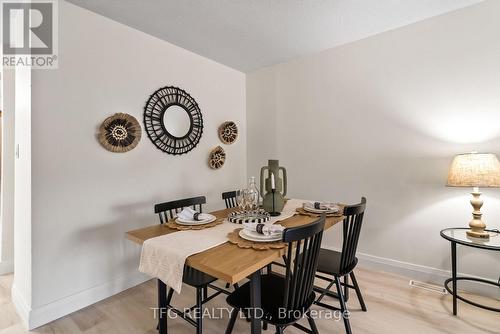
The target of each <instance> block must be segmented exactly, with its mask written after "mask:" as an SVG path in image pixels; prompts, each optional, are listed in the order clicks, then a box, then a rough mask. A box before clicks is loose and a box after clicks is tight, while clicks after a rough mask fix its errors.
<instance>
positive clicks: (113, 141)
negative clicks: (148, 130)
mask: <svg viewBox="0 0 500 334" xmlns="http://www.w3.org/2000/svg"><path fill="white" fill-rule="evenodd" d="M141 133H142V130H141V126H140V125H139V122H138V121H137V119H135V117H134V116H132V115H129V114H123V113H117V114H114V115H113V116H110V117H108V118H106V119H105V120H104V122H102V124H101V126H100V127H99V134H98V139H99V142H100V143H101V145H102V146H104V148H105V149H107V150H108V151H111V152H118V153H123V152H127V151H130V150H132V149H133V148H134V147H136V146H137V144H138V143H139V141H140V140H141Z"/></svg>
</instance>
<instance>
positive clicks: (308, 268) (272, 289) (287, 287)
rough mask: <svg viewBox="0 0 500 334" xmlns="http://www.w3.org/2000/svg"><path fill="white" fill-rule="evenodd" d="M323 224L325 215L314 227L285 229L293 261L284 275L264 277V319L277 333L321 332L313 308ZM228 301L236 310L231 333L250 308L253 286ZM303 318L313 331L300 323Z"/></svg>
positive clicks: (271, 274)
mask: <svg viewBox="0 0 500 334" xmlns="http://www.w3.org/2000/svg"><path fill="white" fill-rule="evenodd" d="M324 225H325V217H324V216H323V217H321V218H320V219H319V220H317V221H315V222H313V223H311V224H308V225H304V226H297V227H292V228H287V229H285V230H284V231H283V239H282V240H283V242H286V243H288V250H287V258H288V259H293V261H287V264H286V269H285V276H283V275H280V274H277V273H274V272H269V273H267V274H266V275H263V276H262V277H261V304H262V308H261V310H262V312H261V313H262V316H263V318H262V320H263V321H264V324H265V325H267V324H271V325H274V326H275V327H276V333H278V334H282V333H283V331H284V329H285V328H286V327H288V326H294V327H296V328H299V329H300V330H302V331H304V332H306V333H314V334H317V333H318V329H317V327H316V324H315V322H314V319H313V318H312V317H311V315H310V307H311V305H312V304H313V302H314V300H315V298H316V295H315V293H314V291H313V287H314V274H315V273H316V267H317V264H318V256H319V250H320V248H321V238H322V236H323V228H324ZM227 302H228V304H229V305H230V306H231V307H233V310H232V312H231V317H230V320H229V324H228V326H227V329H226V334H231V333H232V331H233V328H234V324H235V322H236V318H237V316H238V314H239V312H240V311H241V312H243V313H244V314H245V313H246V312H248V310H249V309H250V307H251V303H250V283H246V284H244V285H242V286H241V288H239V289H236V290H235V291H234V292H233V293H231V294H230V295H229V296H228V297H227ZM303 316H305V317H306V318H307V320H308V322H309V326H310V327H311V329H308V328H306V327H304V326H302V325H300V324H298V323H297V321H299V320H300V319H302V317H303Z"/></svg>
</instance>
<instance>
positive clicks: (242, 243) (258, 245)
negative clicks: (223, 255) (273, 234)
mask: <svg viewBox="0 0 500 334" xmlns="http://www.w3.org/2000/svg"><path fill="white" fill-rule="evenodd" d="M241 230H242V228H237V229H236V230H234V231H233V232H231V233H228V235H227V238H228V239H229V242H230V243H232V244H235V245H237V246H238V247H239V248H252V249H255V250H268V249H280V248H285V247H286V246H287V244H286V242H281V241H273V242H255V241H250V240H246V239H243V238H242V237H240V231H241Z"/></svg>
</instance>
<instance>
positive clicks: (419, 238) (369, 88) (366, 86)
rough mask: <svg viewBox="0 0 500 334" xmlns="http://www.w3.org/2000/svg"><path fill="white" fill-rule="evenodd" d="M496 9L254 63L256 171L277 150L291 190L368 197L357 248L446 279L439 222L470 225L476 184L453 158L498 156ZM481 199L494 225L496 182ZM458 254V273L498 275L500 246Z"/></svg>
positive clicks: (251, 124) (251, 98) (490, 6)
mask: <svg viewBox="0 0 500 334" xmlns="http://www.w3.org/2000/svg"><path fill="white" fill-rule="evenodd" d="M499 11H500V2H498V1H489V2H485V3H483V4H480V5H477V6H473V7H469V8H466V9H463V10H459V11H457V12H453V13H450V14H447V15H444V16H440V17H436V18H433V19H430V20H427V21H423V22H420V23H416V24H413V25H410V26H407V27H404V28H401V29H397V30H394V31H390V32H386V33H383V34H380V35H378V36H375V37H372V38H367V39H365V40H361V41H358V42H355V43H352V44H348V45H345V46H341V47H338V48H334V49H331V50H327V51H325V52H321V53H318V54H314V55H310V56H307V57H304V58H301V59H297V60H294V61H291V62H287V63H284V64H280V65H277V66H273V67H271V68H266V69H264V70H260V71H257V72H254V73H251V74H249V75H248V77H247V97H248V101H247V124H248V133H249V137H248V139H249V140H248V152H249V159H248V172H249V174H257V173H258V168H257V167H258V166H257V165H256V164H255V161H258V162H259V163H260V165H262V164H263V163H264V162H265V161H266V160H267V159H268V158H279V159H280V163H281V164H282V165H283V166H285V167H287V170H288V176H289V177H288V179H289V196H292V197H298V198H310V199H318V200H319V199H323V200H334V201H342V202H348V203H349V202H350V203H352V202H357V201H359V199H360V197H361V196H363V195H364V196H366V197H367V198H368V208H367V214H366V220H365V225H364V228H363V231H362V239H361V242H360V245H359V251H360V252H361V253H364V255H363V254H361V255H360V256H361V257H362V259H363V260H364V261H365V262H366V263H371V264H375V263H378V265H379V266H380V267H382V268H385V269H388V270H393V269H394V270H398V269H399V271H401V272H406V273H407V274H408V275H411V276H415V275H418V276H419V277H418V278H420V279H426V280H431V281H432V280H434V281H441V282H442V277H443V276H446V275H447V273H446V272H445V271H446V270H449V268H450V261H449V256H450V250H449V243H448V242H446V241H445V240H444V239H442V238H441V237H440V236H439V231H440V230H441V229H443V228H446V227H452V226H463V227H466V226H467V223H468V221H469V220H470V218H471V214H470V212H471V211H472V208H471V206H470V205H469V203H468V200H469V196H470V195H468V192H469V191H470V189H466V188H447V187H445V182H446V175H447V170H448V167H449V164H450V163H451V160H452V158H453V156H454V155H455V154H458V153H462V152H467V151H471V150H473V149H476V150H479V151H485V152H494V153H496V154H497V155H498V156H500V94H499V91H500V62H499V59H500V44H499V43H498V40H499V38H500V21H499V20H498V12H499ZM270 82H274V87H272V88H268V89H262V87H268V86H269V85H270ZM264 110H265V113H267V114H268V115H269V118H271V119H272V118H273V116H272V114H273V113H274V114H275V115H276V116H275V117H276V120H275V129H271V130H267V131H270V132H272V131H274V133H275V134H276V135H275V143H274V144H273V143H270V144H269V145H268V147H274V145H275V146H276V148H277V152H276V153H274V152H272V151H269V150H268V149H267V147H264V149H262V146H263V142H262V140H260V138H259V137H252V136H250V134H254V136H255V134H257V133H259V134H260V133H262V132H261V129H265V128H266V123H265V122H266V121H267V119H268V118H263V117H262V116H263V114H264ZM260 165H259V166H260ZM484 200H485V205H484V210H483V212H484V220H485V221H486V223H487V224H488V226H489V227H490V228H499V227H500V190H497V189H492V190H486V189H485V190H484ZM339 232H340V231H339V230H337V231H336V232H335V231H332V232H329V233H327V235H326V237H325V246H327V247H336V246H338V245H339V243H338V238H337V237H336V236H338V235H339ZM459 255H460V264H459V270H460V271H461V272H465V273H468V274H473V275H477V276H482V277H486V278H490V279H494V280H497V279H498V275H499V274H500V272H499V271H498V268H499V264H500V261H499V259H498V256H497V255H496V254H493V253H488V252H481V251H478V250H471V249H467V250H465V249H460V250H459ZM443 270H444V271H443ZM495 291H496V293H498V289H496V290H495Z"/></svg>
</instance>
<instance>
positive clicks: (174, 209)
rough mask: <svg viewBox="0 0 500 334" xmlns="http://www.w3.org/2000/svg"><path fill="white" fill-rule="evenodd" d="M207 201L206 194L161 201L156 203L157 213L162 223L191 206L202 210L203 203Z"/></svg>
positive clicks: (199, 210)
mask: <svg viewBox="0 0 500 334" xmlns="http://www.w3.org/2000/svg"><path fill="white" fill-rule="evenodd" d="M205 203H207V199H206V198H205V196H198V197H191V198H185V199H179V200H175V201H170V202H165V203H160V204H156V205H155V213H157V214H158V216H159V217H160V224H164V223H166V222H167V221H168V220H170V219H174V217H175V216H177V214H178V213H180V212H181V211H182V210H183V209H184V208H186V207H188V206H190V207H192V208H193V209H194V210H196V211H198V212H202V209H203V207H202V205H203V204H205Z"/></svg>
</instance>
